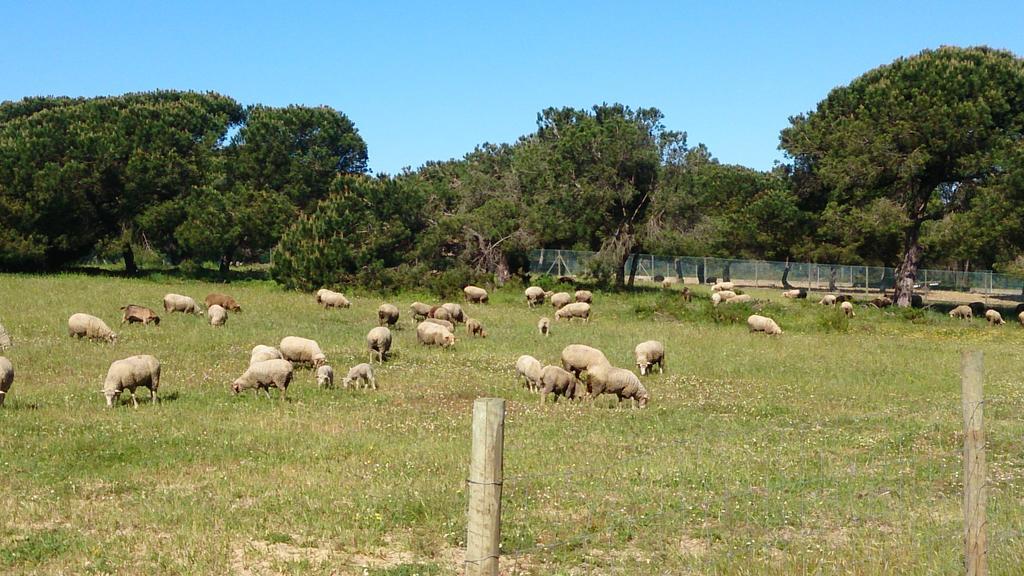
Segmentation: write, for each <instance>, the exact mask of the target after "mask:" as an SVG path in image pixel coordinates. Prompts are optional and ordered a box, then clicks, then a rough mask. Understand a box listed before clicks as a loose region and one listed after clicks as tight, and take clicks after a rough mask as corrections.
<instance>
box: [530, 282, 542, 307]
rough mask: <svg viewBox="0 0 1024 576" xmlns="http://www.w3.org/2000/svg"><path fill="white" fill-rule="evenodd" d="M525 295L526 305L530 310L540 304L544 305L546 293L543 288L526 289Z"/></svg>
mask: <svg viewBox="0 0 1024 576" xmlns="http://www.w3.org/2000/svg"><path fill="white" fill-rule="evenodd" d="M525 294H526V303H527V304H528V305H529V306H530V308H533V307H534V306H536V305H538V304H543V303H544V297H545V293H544V289H543V288H541V287H540V286H530V287H529V288H527V289H526V291H525Z"/></svg>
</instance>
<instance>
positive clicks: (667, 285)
mask: <svg viewBox="0 0 1024 576" xmlns="http://www.w3.org/2000/svg"><path fill="white" fill-rule="evenodd" d="M673 284H675V281H673V280H669V279H668V278H666V279H664V280H662V282H661V287H662V288H665V289H666V290H667V289H669V288H672V285H673Z"/></svg>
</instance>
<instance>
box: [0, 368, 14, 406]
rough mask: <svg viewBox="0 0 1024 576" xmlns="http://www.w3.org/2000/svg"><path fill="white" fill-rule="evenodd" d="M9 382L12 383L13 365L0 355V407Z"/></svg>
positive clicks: (9, 387)
mask: <svg viewBox="0 0 1024 576" xmlns="http://www.w3.org/2000/svg"><path fill="white" fill-rule="evenodd" d="M11 384H14V365H13V364H11V361H10V360H8V359H7V358H5V357H3V356H0V408H2V407H3V405H4V400H5V399H6V398H7V392H8V391H9V390H10V389H11Z"/></svg>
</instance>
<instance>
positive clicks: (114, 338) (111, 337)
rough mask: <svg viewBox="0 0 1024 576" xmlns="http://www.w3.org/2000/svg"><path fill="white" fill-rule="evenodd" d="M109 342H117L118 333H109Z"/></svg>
mask: <svg viewBox="0 0 1024 576" xmlns="http://www.w3.org/2000/svg"><path fill="white" fill-rule="evenodd" d="M107 342H110V343H111V344H117V334H115V333H113V332H111V333H110V334H107Z"/></svg>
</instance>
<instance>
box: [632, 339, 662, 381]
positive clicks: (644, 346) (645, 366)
mask: <svg viewBox="0 0 1024 576" xmlns="http://www.w3.org/2000/svg"><path fill="white" fill-rule="evenodd" d="M633 355H634V356H635V357H636V367H637V368H639V369H640V375H641V376H643V375H645V374H647V372H648V371H649V370H650V369H651V366H653V365H654V364H657V365H658V373H659V374H663V373H664V372H665V345H664V344H662V343H661V342H658V341H657V340H648V341H646V342H641V343H639V344H637V345H636V348H634V349H633Z"/></svg>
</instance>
